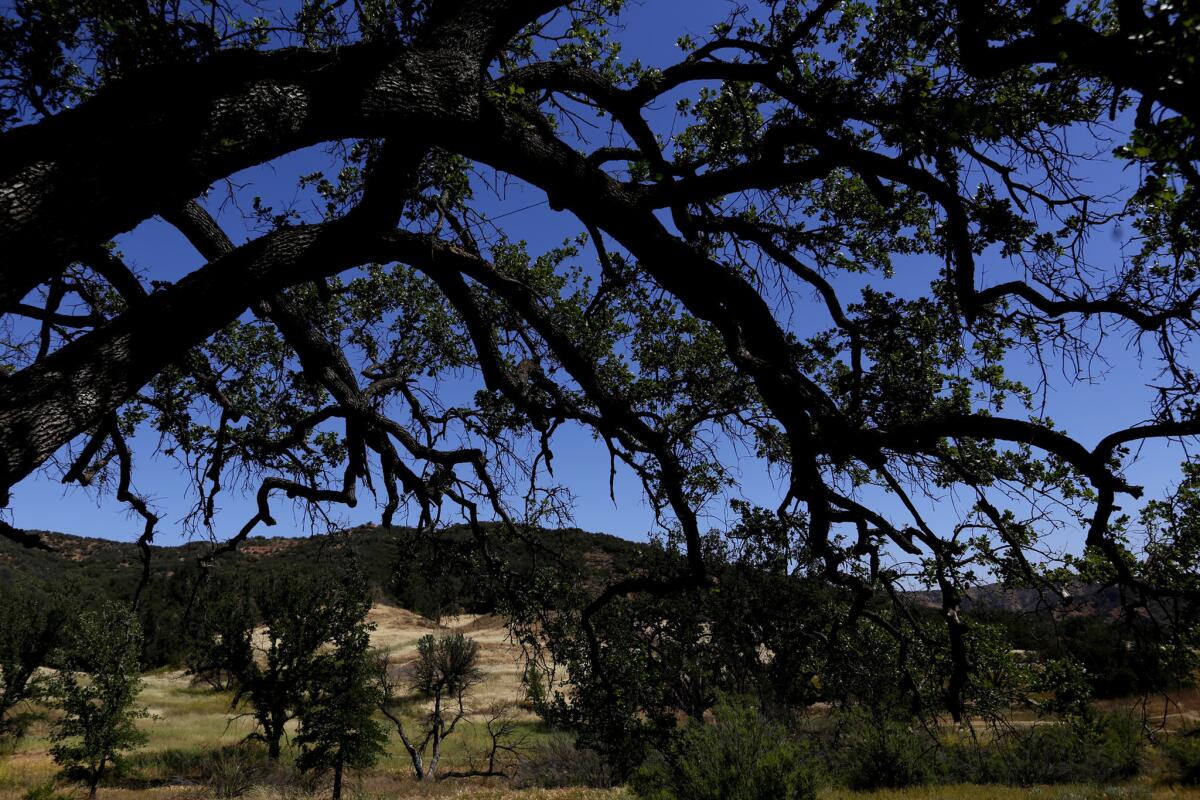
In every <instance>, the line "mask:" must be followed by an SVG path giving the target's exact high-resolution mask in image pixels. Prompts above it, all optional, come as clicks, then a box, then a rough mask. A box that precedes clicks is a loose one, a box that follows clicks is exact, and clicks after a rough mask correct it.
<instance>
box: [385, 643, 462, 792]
mask: <svg viewBox="0 0 1200 800" xmlns="http://www.w3.org/2000/svg"><path fill="white" fill-rule="evenodd" d="M377 663H378V667H377V668H378V675H379V680H380V683H381V686H382V687H383V694H382V696H381V698H380V703H379V708H380V710H381V711H382V712H383V713H384V715H385V716H387V718H388V719H390V720H391V721H392V724H393V725H395V726H396V733H398V734H399V736H400V741H401V743H402V744H403V745H404V749H405V750H406V751H407V752H408V757H409V759H410V760H411V761H412V767H413V773H414V774H415V775H416V778H417V780H419V781H421V780H429V779H430V778H433V777H434V776H435V775H436V774H437V768H438V762H439V761H440V760H441V757H442V743H443V742H444V741H445V740H446V738H447V737H449V736H450V735H451V734H453V733H454V730H455V728H457V727H458V723H460V722H461V721H462V720H463V719H464V718H465V717H466V716H467V708H466V696H467V693H468V692H470V690H471V689H472V688H473V687H474V686H477V685H478V684H480V683H482V682H483V678H484V675H483V670H481V669H480V668H479V643H478V642H476V641H475V640H474V639H471V638H469V637H467V636H464V635H463V634H461V633H450V634H445V635H443V636H439V637H436V638H435V637H434V636H432V635H426V636H422V637H421V638H420V640H418V641H417V659H416V661H415V662H413V664H412V665H411V668H410V678H409V686H410V688H411V689H413V690H414V691H415V692H416V693H417V695H418V697H420V698H421V699H422V700H424V701H425V702H428V703H429V704H430V705H429V710H428V713H426V715H425V718H424V720H423V724H422V726H421V728H422V733H421V734H420V739H419V741H418V739H417V738H415V737H411V738H410V737H409V735H408V731H407V730H406V729H405V727H404V717H403V705H404V703H405V699H404V698H401V697H400V696H399V694H398V688H399V681H398V680H397V677H396V674H397V673H396V670H394V669H393V665H392V664H391V662H390V660H389V659H388V658H387V657H386V656H385V657H383V658H381V659H380V660H379V661H378V662H377ZM426 753H428V754H429V760H428V762H426V760H425V755H426Z"/></svg>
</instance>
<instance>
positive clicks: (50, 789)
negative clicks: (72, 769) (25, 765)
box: [22, 781, 74, 800]
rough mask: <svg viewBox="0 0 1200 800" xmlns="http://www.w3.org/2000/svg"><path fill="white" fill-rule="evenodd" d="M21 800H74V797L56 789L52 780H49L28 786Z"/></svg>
mask: <svg viewBox="0 0 1200 800" xmlns="http://www.w3.org/2000/svg"><path fill="white" fill-rule="evenodd" d="M22 800H74V798H73V797H72V796H71V795H69V794H64V793H63V792H60V791H58V790H57V789H56V788H55V786H54V781H49V782H47V783H39V784H37V785H36V786H31V787H29V789H28V790H27V791H26V792H25V794H24V795H23V796H22Z"/></svg>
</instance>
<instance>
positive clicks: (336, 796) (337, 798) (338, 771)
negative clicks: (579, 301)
mask: <svg viewBox="0 0 1200 800" xmlns="http://www.w3.org/2000/svg"><path fill="white" fill-rule="evenodd" d="M344 760H345V759H344V758H343V756H342V751H341V750H339V751H338V757H337V761H335V762H334V764H333V795H332V800H342V767H343V764H344Z"/></svg>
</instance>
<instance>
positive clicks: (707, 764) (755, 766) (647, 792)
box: [632, 697, 817, 800]
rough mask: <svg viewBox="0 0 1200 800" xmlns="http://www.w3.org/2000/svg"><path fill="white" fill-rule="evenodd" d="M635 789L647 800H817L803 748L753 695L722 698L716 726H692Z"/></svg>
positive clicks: (649, 768)
mask: <svg viewBox="0 0 1200 800" xmlns="http://www.w3.org/2000/svg"><path fill="white" fill-rule="evenodd" d="M632 785H633V789H634V792H635V794H636V796H638V797H641V798H645V800H725V798H737V800H770V799H771V798H780V800H812V798H815V797H816V794H817V793H816V782H815V780H814V777H813V769H812V765H811V764H810V763H809V759H808V758H807V756H806V754H805V752H804V750H803V748H802V747H801V746H800V745H799V744H798V743H797V742H796V741H795V740H794V739H792V738H791V737H790V736H789V735H788V733H787V731H786V730H784V729H783V728H782V727H780V726H779V725H777V724H773V723H771V722H770V721H768V720H767V719H765V718H764V717H763V716H762V715H761V714H760V713H759V712H758V710H757V708H756V707H755V703H754V698H750V697H745V698H736V697H727V698H723V699H722V700H721V701H720V702H718V703H717V705H716V706H715V708H714V710H713V721H712V724H706V723H705V722H703V721H701V720H692V721H691V722H689V723H688V725H687V727H686V728H685V729H684V731H683V733H682V734H681V735H680V736H679V737H678V739H677V740H676V741H675V742H674V743H673V745H672V747H671V748H670V749H669V750H668V751H667V752H666V753H665V754H664V755H663V757H662V759H661V760H659V761H655V762H652V763H651V764H650V765H649V766H647V767H646V768H644V769H643V770H641V771H640V772H639V773H638V774H637V775H636V776H635V778H634V781H633V784H632Z"/></svg>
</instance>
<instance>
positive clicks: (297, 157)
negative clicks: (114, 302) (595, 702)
mask: <svg viewBox="0 0 1200 800" xmlns="http://www.w3.org/2000/svg"><path fill="white" fill-rule="evenodd" d="M729 8H730V4H729V3H728V2H726V0H690V1H689V2H681V1H680V0H669V1H667V2H646V3H640V4H633V5H631V7H630V8H629V10H628V11H627V13H626V14H625V16H624V23H625V24H624V28H623V30H621V31H620V32H619V34H618V38H619V40H620V41H621V42H622V45H623V54H624V57H625V58H628V59H632V58H641V59H642V60H643V61H645V62H647V63H652V64H659V65H666V64H669V63H671V62H673V61H675V60H677V59H678V57H679V50H678V48H677V47H676V46H675V41H676V39H677V38H678V37H679V36H680V35H682V34H684V33H692V34H696V35H701V34H703V33H704V32H705V31H706V30H707V28H708V27H709V25H710V24H712V23H713V22H715V21H718V20H720V19H723V18H724V17H725V16H726V15H727V14H728V11H729ZM664 106H666V104H664ZM672 113H673V112H672V111H671V109H670V108H669V107H664V108H662V109H661V110H660V111H659V112H658V114H657V119H656V124H658V125H659V126H665V127H669V124H670V119H669V116H670V115H671V114H672ZM330 165H331V160H330V157H329V156H328V155H327V154H326V153H325V152H324V151H323V150H321V149H320V148H314V149H311V150H307V151H304V152H302V153H297V154H293V155H290V156H288V157H286V158H282V159H279V160H277V161H275V162H272V163H271V164H268V165H264V166H262V167H258V168H255V169H252V170H248V171H247V172H245V173H243V174H241V175H239V176H235V179H234V181H233V182H234V183H236V184H239V185H241V186H242V189H241V190H240V192H239V196H240V197H241V198H242V201H243V202H244V203H245V207H246V208H248V198H249V197H252V196H253V195H262V196H263V197H264V198H268V199H269V200H270V201H271V202H275V203H277V204H279V205H284V204H286V203H287V202H288V201H289V200H290V199H292V198H294V197H295V196H296V190H295V187H296V180H297V178H298V176H299V175H302V174H306V173H311V172H313V171H317V170H329V167H330ZM1095 180H1096V181H1097V182H1098V183H1102V184H1108V183H1121V182H1127V183H1128V182H1132V180H1133V176H1126V175H1123V173H1121V171H1120V168H1119V165H1116V164H1107V165H1105V164H1099V165H1097V167H1096V168H1095ZM224 191H225V190H224V189H223V188H222V187H220V186H218V187H216V188H215V189H214V191H213V192H212V193H211V194H210V197H209V202H208V205H209V207H210V210H212V211H213V212H214V213H216V214H217V215H218V217H219V219H220V221H221V222H222V224H223V225H224V226H225V227H226V229H227V230H228V231H229V232H230V234H231V235H232V236H233V237H234V238H235V240H238V239H244V238H246V237H247V236H248V235H249V232H248V231H247V229H246V226H245V224H244V220H243V217H242V214H241V213H240V212H239V209H238V208H237V207H236V205H235V204H233V203H224V202H223V200H224V197H225V195H224ZM479 196H480V199H481V204H482V206H483V208H485V210H487V211H488V212H489V213H490V214H491V215H493V216H497V215H500V214H506V216H505V217H504V218H503V219H502V220H501V221H500V224H501V226H502V227H503V228H504V230H505V232H506V234H507V235H508V236H509V238H511V239H514V240H515V239H524V240H526V241H527V242H528V243H529V245H530V250H531V251H532V252H539V251H541V250H544V249H548V248H550V247H553V246H556V245H558V244H560V243H561V242H562V241H563V239H564V238H566V237H568V236H571V235H573V234H575V233H577V232H579V230H580V229H579V226H578V225H577V223H575V221H574V220H573V218H571V217H570V216H569V215H566V214H562V213H555V212H552V211H550V210H549V209H548V208H546V206H545V205H544V204H542V201H543V200H544V196H543V195H542V194H541V193H540V192H538V191H536V190H532V189H530V188H528V187H523V186H521V185H520V184H516V183H513V184H509V185H508V186H507V189H506V191H505V193H504V195H503V196H502V197H499V198H487V199H485V196H486V193H485V192H483V191H481V192H480V193H479ZM530 206H532V207H530ZM118 244H119V247H120V249H121V250H122V251H123V252H124V254H125V256H126V258H127V260H128V261H130V262H131V263H132V264H134V265H135V266H136V267H139V268H141V269H144V270H146V271H148V272H149V273H150V274H151V275H152V276H153V277H155V278H158V279H162V280H175V279H177V278H179V277H181V276H182V275H185V274H187V273H188V272H189V271H191V270H193V269H195V268H196V267H198V266H200V259H199V257H198V256H197V255H196V253H195V252H194V251H193V250H192V249H191V248H190V247H189V246H188V245H187V243H186V242H185V241H184V240H183V238H182V237H181V236H180V235H179V234H178V233H176V232H175V231H174V230H173V229H172V228H170V227H169V226H167V225H166V224H165V223H162V222H160V221H157V220H151V221H149V222H146V223H144V224H143V225H141V226H140V227H139V228H137V229H136V230H134V231H132V232H130V233H128V234H125V235H123V236H122V237H120V238H119V239H118ZM1106 249H1107V250H1108V252H1106ZM1094 250H1095V252H1094V253H1093V256H1094V257H1095V258H1098V259H1104V258H1115V256H1116V252H1115V246H1114V244H1113V242H1112V241H1104V242H1097V243H1096V244H1095V246H1094ZM900 267H901V268H900V269H898V270H897V275H896V277H895V278H894V279H892V280H891V281H889V282H888V285H887V286H886V288H889V289H891V290H892V291H894V292H896V293H897V294H901V295H915V294H920V293H924V292H925V291H926V290H927V288H928V282H929V280H930V278H931V277H932V275H933V272H934V269H935V267H934V265H932V264H929V263H925V262H920V263H912V264H910V263H907V262H904V263H901V264H900ZM860 283H861V281H860ZM855 285H856V284H854V283H853V282H852V281H849V280H847V281H846V282H845V284H844V286H842V287H841V288H844V289H849V290H853V288H854V287H855ZM821 324H822V325H823V324H824V322H823V321H822V322H821ZM1106 352H1107V354H1108V356H1109V358H1110V360H1111V362H1112V368H1113V374H1114V375H1116V376H1119V380H1101V381H1097V382H1096V383H1092V384H1089V383H1074V384H1068V383H1067V382H1065V381H1064V380H1063V379H1062V376H1061V375H1059V376H1052V378H1054V380H1052V385H1053V386H1054V387H1055V388H1054V389H1053V390H1052V391H1051V392H1050V393H1049V395H1048V397H1047V407H1048V412H1049V415H1050V416H1051V417H1053V418H1054V419H1055V420H1056V421H1058V423H1059V425H1060V427H1063V428H1065V429H1067V430H1068V431H1069V432H1071V433H1073V434H1074V435H1075V436H1077V437H1078V438H1079V439H1081V440H1082V441H1083V442H1084V443H1085V444H1091V443H1094V441H1095V440H1096V439H1098V438H1099V436H1100V435H1102V434H1103V433H1105V432H1108V431H1109V430H1112V429H1113V428H1115V427H1118V426H1124V425H1128V424H1132V423H1134V422H1137V421H1139V420H1140V419H1142V418H1143V417H1144V416H1145V415H1146V413H1147V408H1148V405H1147V404H1148V400H1149V397H1150V394H1149V393H1150V390H1149V389H1147V388H1146V384H1147V383H1148V382H1150V381H1151V380H1153V378H1154V375H1153V372H1152V370H1150V369H1148V368H1143V367H1140V366H1139V365H1138V364H1137V361H1136V358H1135V357H1134V355H1133V354H1132V353H1131V352H1128V351H1127V349H1126V347H1125V344H1124V342H1123V341H1122V340H1121V339H1120V338H1119V337H1118V338H1117V339H1116V340H1115V341H1112V342H1110V343H1109V347H1108V348H1107V350H1106ZM1010 367H1011V369H1012V370H1013V371H1014V372H1015V373H1016V374H1017V375H1019V376H1022V377H1024V376H1025V374H1028V375H1029V376H1033V375H1034V373H1033V371H1032V368H1031V367H1029V366H1027V365H1023V364H1021V363H1019V362H1014V363H1012V364H1010ZM156 443H157V440H156V436H155V435H154V434H152V433H151V432H142V433H140V434H139V435H138V436H137V437H136V438H135V440H134V444H135V449H136V451H137V452H138V457H137V462H136V468H135V485H136V487H137V489H138V491H139V492H141V493H143V494H145V495H147V496H149V497H150V498H151V499H152V500H153V505H154V506H155V507H156V508H157V509H158V511H159V512H160V514H161V515H162V517H163V520H162V522H161V523H160V526H159V536H158V541H159V542H160V543H163V544H170V543H174V542H177V541H179V540H180V538H181V533H180V527H179V525H178V520H179V519H180V518H181V517H182V516H183V514H184V513H186V511H187V509H188V508H189V506H190V503H191V498H189V497H188V495H187V483H186V481H185V479H184V477H183V475H182V474H181V473H180V471H179V468H178V465H177V464H176V463H175V462H174V461H173V460H171V459H169V458H166V457H164V456H155V455H153V450H154V448H155V445H156ZM555 454H556V459H555V466H556V478H557V479H558V480H559V481H560V482H562V483H563V484H565V485H566V486H568V487H570V488H571V490H572V492H573V494H574V495H575V498H576V504H575V521H576V524H577V525H578V526H579V527H581V528H584V529H588V530H597V531H606V532H610V533H614V534H617V535H621V536H625V537H629V538H643V537H644V536H645V535H646V534H647V532H648V531H650V530H651V528H652V527H653V520H652V517H651V513H650V510H649V509H648V508H647V507H646V505H645V503H644V502H643V501H642V499H641V493H640V489H639V487H638V485H637V482H636V481H635V480H634V478H633V477H632V476H631V475H630V474H628V473H627V472H625V471H622V472H620V473H619V474H618V478H617V481H616V487H615V488H616V502H615V503H614V502H613V500H611V499H610V498H609V492H608V464H609V462H608V457H607V454H606V452H605V450H604V448H603V447H602V446H601V445H599V444H598V443H596V442H595V441H594V440H593V439H592V437H591V435H590V434H589V433H587V432H585V431H582V430H579V429H564V430H563V431H561V432H560V434H559V435H558V437H557V439H556V441H555ZM1181 458H1182V453H1180V452H1179V451H1177V450H1170V449H1169V448H1167V447H1165V446H1162V445H1155V446H1153V447H1149V448H1147V449H1146V450H1145V451H1144V453H1143V454H1142V457H1141V458H1140V460H1139V461H1138V462H1137V463H1136V464H1135V465H1134V467H1133V468H1132V470H1131V473H1130V477H1131V478H1132V479H1133V480H1134V481H1135V482H1139V483H1143V484H1145V485H1146V486H1147V488H1148V489H1149V490H1150V493H1151V494H1155V493H1158V492H1160V491H1161V490H1162V488H1163V487H1164V486H1165V485H1166V484H1167V483H1169V482H1170V480H1171V479H1172V475H1173V474H1175V472H1176V467H1177V464H1178V462H1179V461H1180V460H1181ZM740 463H741V466H742V469H743V480H742V485H741V488H740V490H739V493H740V494H742V495H743V496H745V497H748V498H749V499H752V500H758V501H760V502H763V503H764V504H767V505H772V506H773V505H774V504H775V502H776V501H775V499H774V498H777V496H778V487H776V486H774V485H773V484H772V482H771V481H770V479H769V477H768V476H767V475H766V474H765V473H764V472H763V469H762V466H761V465H760V464H758V463H757V462H755V461H754V460H753V459H744V460H742V461H741V462H740ZM13 494H14V502H13V505H12V508H13V522H14V524H16V525H18V526H19V527H24V528H36V529H47V530H60V531H66V532H71V533H79V534H85V535H93V536H104V537H109V538H115V539H123V540H132V539H134V538H136V536H137V534H138V532H139V531H140V528H141V523H140V520H139V519H138V518H135V517H131V516H130V514H129V513H128V512H127V511H126V510H125V509H124V508H123V507H122V506H121V505H120V504H117V503H116V502H115V501H114V500H113V499H112V498H111V497H110V496H105V497H101V498H99V499H97V498H96V496H95V494H94V493H93V492H90V491H88V490H84V489H81V488H78V487H74V486H71V487H66V486H63V485H62V484H61V483H59V481H58V479H57V476H56V475H53V474H46V473H42V474H38V475H35V476H33V477H31V478H29V479H27V480H25V481H24V482H22V483H21V484H19V485H18V486H17V487H16V488H15V490H14V493H13ZM222 507H223V510H222V513H221V514H220V516H219V517H218V531H217V532H218V534H219V535H220V536H222V537H224V536H228V535H231V534H232V533H234V532H235V531H236V530H237V529H238V528H239V527H240V526H241V525H242V523H243V522H244V521H245V520H246V519H247V518H248V517H249V516H251V515H252V513H253V508H252V503H251V502H250V500H249V499H248V498H236V497H235V496H233V495H232V494H229V495H227V496H225V497H224V500H223V503H222ZM273 507H274V508H275V510H276V517H277V518H278V520H279V525H278V526H276V527H275V528H273V529H267V528H260V529H259V530H258V531H257V532H258V533H260V534H267V535H287V534H291V533H295V532H297V531H299V530H300V526H299V524H298V522H297V520H296V518H295V516H294V515H293V514H292V513H289V512H288V511H287V510H286V509H287V503H286V501H284V500H283V499H281V498H280V499H276V500H275V501H274V503H273ZM722 509H723V505H722V504H720V503H717V504H714V506H713V507H712V508H711V509H710V513H711V514H712V515H713V516H712V520H713V522H714V523H717V522H719V521H721V520H722V518H723V514H724V511H723V510H722ZM929 512H930V516H931V519H932V520H933V521H934V522H935V523H936V522H939V521H946V522H948V521H949V520H950V519H951V518H952V517H953V516H954V509H953V503H952V502H951V498H946V499H944V500H943V501H942V502H941V503H931V504H929ZM333 513H334V515H335V516H336V517H338V518H339V519H341V520H344V521H345V522H346V523H347V524H355V523H362V522H367V521H372V520H377V519H378V510H377V509H376V508H375V506H374V504H373V503H372V502H370V499H369V497H368V498H367V501H366V502H364V503H362V504H361V505H360V508H358V509H355V510H344V509H337V508H335V509H333Z"/></svg>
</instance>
